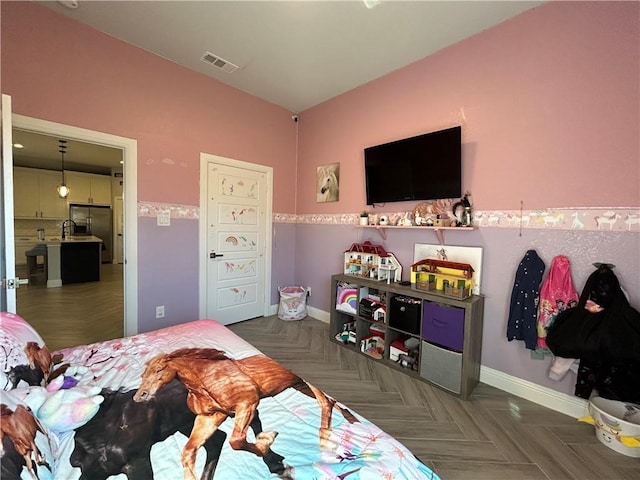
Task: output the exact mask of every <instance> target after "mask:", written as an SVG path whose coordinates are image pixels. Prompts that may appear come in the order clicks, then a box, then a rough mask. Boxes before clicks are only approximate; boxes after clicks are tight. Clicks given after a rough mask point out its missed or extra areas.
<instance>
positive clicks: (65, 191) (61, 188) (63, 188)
mask: <svg viewBox="0 0 640 480" xmlns="http://www.w3.org/2000/svg"><path fill="white" fill-rule="evenodd" d="M58 142H59V143H60V150H58V151H59V152H60V154H61V155H62V183H61V184H60V185H58V195H60V198H67V197H68V196H69V191H70V190H69V187H67V184H66V183H65V178H64V154H65V153H66V151H67V141H66V140H58Z"/></svg>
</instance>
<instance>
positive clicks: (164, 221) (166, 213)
mask: <svg viewBox="0 0 640 480" xmlns="http://www.w3.org/2000/svg"><path fill="white" fill-rule="evenodd" d="M157 219H158V226H159V227H169V226H171V209H169V208H167V209H164V210H158V216H157Z"/></svg>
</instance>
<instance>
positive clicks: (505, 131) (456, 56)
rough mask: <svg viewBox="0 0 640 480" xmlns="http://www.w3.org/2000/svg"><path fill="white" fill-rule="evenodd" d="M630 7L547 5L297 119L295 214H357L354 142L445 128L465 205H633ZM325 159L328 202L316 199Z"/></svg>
mask: <svg viewBox="0 0 640 480" xmlns="http://www.w3.org/2000/svg"><path fill="white" fill-rule="evenodd" d="M639 10H640V4H638V3H637V2H619V3H613V2H553V3H550V4H546V5H543V6H541V7H539V8H536V9H534V10H531V11H529V12H526V13H524V14H522V15H520V16H518V17H515V18H514V19H512V20H509V21H507V22H505V23H503V24H501V25H499V26H497V27H495V28H492V29H490V30H487V31H485V32H483V33H481V34H479V35H476V36H475V37H473V38H471V39H468V40H465V41H462V42H460V43H458V44H456V45H454V46H452V47H449V48H447V49H444V50H442V51H440V52H438V53H437V54H435V55H432V56H430V57H427V58H426V59H423V60H421V61H418V62H416V63H414V64H412V65H410V66H408V67H406V68H403V69H401V70H398V71H396V72H394V73H392V74H390V75H387V76H385V77H383V78H381V79H378V80H375V81H372V82H370V83H369V84H366V85H364V86H362V87H360V88H357V89H355V90H353V91H350V92H347V93H345V94H343V95H341V96H339V97H336V98H334V99H331V100H329V101H327V102H325V103H323V104H321V105H318V106H316V107H314V108H311V109H309V110H307V111H304V112H302V113H301V115H300V148H299V165H298V187H299V188H298V192H299V193H298V213H338V212H359V211H361V210H362V209H363V208H364V206H365V205H364V204H365V197H364V180H363V175H364V169H363V148H364V147H367V146H370V145H375V144H379V143H384V142H387V141H390V140H395V139H399V138H403V137H408V136H412V135H416V134H420V133H425V132H428V131H433V130H438V129H441V128H445V127H449V126H452V125H456V124H461V125H462V126H463V143H464V146H463V190H467V189H468V190H470V191H471V192H472V194H473V200H474V205H475V207H476V209H479V210H497V209H513V210H517V209H519V208H520V201H521V200H522V201H523V202H524V208H525V209H543V208H547V207H587V206H634V207H635V206H639V205H640V183H639V181H640V162H639V152H640V143H639V142H640V140H639V139H640V136H639V135H638V132H639V131H640V122H639V108H638V105H639V99H638V95H639V91H640V85H639V80H638V78H639V77H638V72H639V71H640V65H639V56H638V50H639V46H638V45H639V42H638V38H639V36H640V32H639V25H640V23H639V22H638V18H639V17H640V14H639ZM333 162H340V163H341V165H340V175H341V178H340V184H341V188H340V201H339V202H337V203H316V199H315V193H314V192H315V188H314V183H313V182H314V175H315V169H316V167H317V166H319V165H323V164H327V163H333ZM435 173H436V174H437V172H435ZM398 207H400V208H398ZM393 208H394V209H396V210H395V211H399V210H409V209H411V208H413V205H409V206H407V208H402V206H398V205H393ZM382 210H383V211H384V210H385V209H384V208H382Z"/></svg>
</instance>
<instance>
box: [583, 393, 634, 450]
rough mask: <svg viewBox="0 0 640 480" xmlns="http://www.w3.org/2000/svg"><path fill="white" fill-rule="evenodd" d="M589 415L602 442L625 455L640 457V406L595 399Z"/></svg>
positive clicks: (592, 400)
mask: <svg viewBox="0 0 640 480" xmlns="http://www.w3.org/2000/svg"><path fill="white" fill-rule="evenodd" d="M589 413H590V414H591V417H592V418H593V421H594V423H595V427H596V436H597V437H598V440H600V442H602V443H603V444H604V445H606V446H607V447H609V448H610V449H612V450H615V451H616V452H618V453H622V454H623V455H627V456H629V457H636V458H639V457H640V405H636V404H634V403H626V402H618V401H615V400H609V399H606V398H602V397H593V398H592V399H591V400H590V401H589Z"/></svg>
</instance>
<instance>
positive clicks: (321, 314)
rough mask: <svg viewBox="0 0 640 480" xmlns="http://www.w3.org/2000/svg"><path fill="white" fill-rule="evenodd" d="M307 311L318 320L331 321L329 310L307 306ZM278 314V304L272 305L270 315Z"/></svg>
mask: <svg viewBox="0 0 640 480" xmlns="http://www.w3.org/2000/svg"><path fill="white" fill-rule="evenodd" d="M307 312H308V313H309V316H310V317H313V318H315V319H316V320H320V321H321V322H324V323H327V324H328V323H329V318H330V317H329V312H325V311H324V310H320V309H319V308H315V307H310V306H307ZM277 314H278V304H275V305H271V308H270V309H269V315H277Z"/></svg>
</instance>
